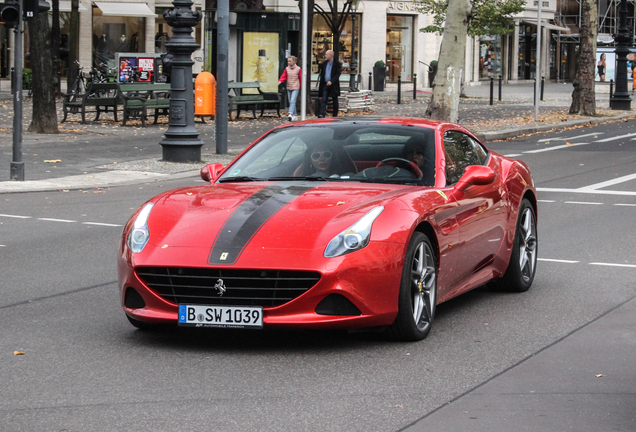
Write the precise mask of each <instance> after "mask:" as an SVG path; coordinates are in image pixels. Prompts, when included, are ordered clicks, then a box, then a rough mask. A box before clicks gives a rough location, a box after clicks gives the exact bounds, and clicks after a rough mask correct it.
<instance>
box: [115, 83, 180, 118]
mask: <svg viewBox="0 0 636 432" xmlns="http://www.w3.org/2000/svg"><path fill="white" fill-rule="evenodd" d="M117 97H118V98H119V100H120V102H121V104H122V106H123V111H124V122H123V125H124V126H126V121H127V120H128V119H129V118H140V119H141V125H142V126H143V127H146V119H147V118H148V115H147V112H146V110H149V109H151V110H154V111H155V114H154V116H155V121H154V122H153V124H157V119H158V118H159V116H160V115H169V109H170V84H153V83H118V84H117Z"/></svg>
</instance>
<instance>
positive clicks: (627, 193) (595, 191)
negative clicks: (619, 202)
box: [537, 188, 636, 196]
mask: <svg viewBox="0 0 636 432" xmlns="http://www.w3.org/2000/svg"><path fill="white" fill-rule="evenodd" d="M537 192H564V193H582V194H595V195H624V196H636V192H632V191H614V190H602V189H566V188H537Z"/></svg>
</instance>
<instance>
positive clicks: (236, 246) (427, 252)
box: [118, 118, 537, 341]
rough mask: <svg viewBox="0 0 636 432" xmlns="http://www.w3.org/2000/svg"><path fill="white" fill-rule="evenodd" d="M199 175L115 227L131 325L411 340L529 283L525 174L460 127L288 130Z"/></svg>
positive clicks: (394, 121) (529, 189)
mask: <svg viewBox="0 0 636 432" xmlns="http://www.w3.org/2000/svg"><path fill="white" fill-rule="evenodd" d="M201 176H202V178H203V179H204V180H205V181H207V182H208V183H209V184H205V185H200V186H192V187H186V188H181V189H176V190H171V191H168V192H165V193H162V194H160V195H158V196H156V197H154V198H152V199H151V200H149V201H148V202H147V203H145V204H143V205H142V206H141V207H140V208H139V209H138V210H137V211H136V212H135V213H134V214H133V215H132V217H131V218H130V220H129V221H128V223H127V224H126V226H125V228H124V232H123V235H122V240H121V247H120V249H119V255H118V273H119V287H120V293H121V304H122V307H123V309H124V312H125V314H126V316H127V317H128V320H129V321H130V322H131V323H132V324H133V325H134V326H136V327H138V328H142V329H147V328H153V327H157V326H160V325H165V324H174V325H179V326H190V327H220V328H249V329H261V328H274V327H296V328H341V329H342V328H344V329H360V328H384V329H385V330H386V332H387V333H388V334H389V335H390V336H391V337H393V338H395V339H398V340H405V341H416V340H421V339H423V338H425V337H426V335H427V334H428V333H429V331H430V329H431V325H432V323H433V319H434V317H435V308H436V305H437V304H439V303H441V302H444V301H446V300H449V299H451V298H453V297H456V296H458V295H460V294H462V293H465V292H466V291H469V290H471V289H473V288H476V287H479V286H481V285H484V284H486V283H490V284H492V285H493V286H496V287H497V288H498V289H500V290H506V291H517V292H520V291H526V290H527V289H528V288H530V286H531V285H532V281H533V279H534V275H535V269H536V263H537V197H536V190H535V186H534V181H533V178H532V174H531V173H530V170H529V169H528V167H527V165H526V164H524V163H523V162H521V161H518V160H514V159H509V158H506V157H504V156H502V155H499V154H497V153H495V152H492V151H489V150H488V149H487V148H486V147H485V146H484V145H483V144H482V143H481V142H480V141H479V139H477V138H476V137H475V135H474V134H472V133H471V132H469V131H468V130H466V129H465V128H463V127H461V126H459V125H456V124H452V123H446V122H438V121H431V120H423V119H411V118H385V119H381V120H373V121H370V120H345V121H343V120H331V119H324V120H323V119H321V120H315V121H307V122H301V123H293V124H286V125H282V126H279V127H277V128H274V129H273V130H271V131H270V132H268V133H267V134H265V135H264V136H263V137H261V138H260V139H258V140H257V141H256V142H254V143H253V144H252V145H250V146H249V147H248V148H247V149H245V150H244V151H243V152H242V153H241V154H240V155H239V156H237V157H236V159H234V161H233V162H231V163H230V164H229V165H228V166H226V167H224V166H223V165H221V164H209V165H207V166H205V167H204V168H203V169H202V170H201Z"/></svg>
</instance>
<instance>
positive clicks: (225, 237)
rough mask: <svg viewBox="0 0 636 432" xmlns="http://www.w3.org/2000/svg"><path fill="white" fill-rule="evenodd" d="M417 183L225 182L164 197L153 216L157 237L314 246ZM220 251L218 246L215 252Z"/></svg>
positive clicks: (193, 243)
mask: <svg viewBox="0 0 636 432" xmlns="http://www.w3.org/2000/svg"><path fill="white" fill-rule="evenodd" d="M412 191H413V186H403V185H383V184H364V183H340V182H320V183H317V182H252V183H222V184H213V185H209V186H201V187H194V188H185V189H178V190H175V191H170V192H167V193H165V194H162V195H160V196H159V197H158V198H157V199H156V202H155V206H154V208H153V210H152V212H151V214H150V217H149V220H148V226H149V229H150V243H151V244H153V245H155V246H157V247H163V248H167V247H194V248H205V249H208V250H210V251H211V255H210V257H211V258H210V259H211V261H210V263H211V264H212V263H216V262H214V261H215V260H217V261H218V259H220V258H219V257H216V258H214V257H212V255H214V254H215V253H216V252H219V254H223V253H227V254H228V255H226V256H225V258H224V260H223V262H218V264H231V262H232V261H233V260H234V259H235V258H236V257H237V256H238V255H240V252H241V250H242V249H244V248H246V247H250V248H263V249H265V248H267V249H268V250H271V249H296V250H299V249H305V250H307V249H315V248H321V249H324V247H325V246H326V245H327V243H328V242H329V241H330V240H331V239H332V238H333V237H334V236H336V235H337V234H338V233H340V232H341V231H342V230H344V229H346V228H347V227H349V226H350V225H352V224H353V223H355V222H356V221H357V220H358V219H359V218H360V217H362V216H363V215H364V214H365V213H366V212H368V211H369V210H371V209H372V208H373V207H375V206H391V207H392V208H396V207H402V208H403V209H404V208H406V207H407V206H406V205H404V204H402V205H400V202H401V201H400V196H403V195H405V194H407V193H409V192H412ZM215 251H216V252H215Z"/></svg>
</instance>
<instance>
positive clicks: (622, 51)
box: [610, 0, 632, 110]
mask: <svg viewBox="0 0 636 432" xmlns="http://www.w3.org/2000/svg"><path fill="white" fill-rule="evenodd" d="M614 40H615V41H616V50H615V51H614V52H615V53H616V91H615V92H614V96H613V97H612V98H611V99H610V107H611V108H612V109H615V110H629V109H631V103H632V99H631V98H630V97H629V92H628V91H627V54H629V47H630V45H631V35H630V33H629V28H628V27H627V0H622V1H621V12H620V23H619V26H618V34H616V36H615V37H614Z"/></svg>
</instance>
